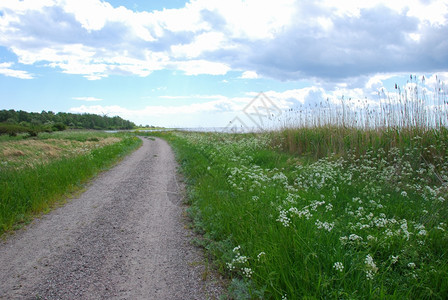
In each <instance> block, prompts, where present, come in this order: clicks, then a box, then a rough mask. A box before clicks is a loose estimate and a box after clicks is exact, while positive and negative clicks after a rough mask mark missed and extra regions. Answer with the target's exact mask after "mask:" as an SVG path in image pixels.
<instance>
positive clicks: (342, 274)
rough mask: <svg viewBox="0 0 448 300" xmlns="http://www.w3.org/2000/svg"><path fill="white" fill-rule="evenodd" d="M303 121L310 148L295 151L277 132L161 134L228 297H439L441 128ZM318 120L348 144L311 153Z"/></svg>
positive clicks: (447, 281) (446, 229) (444, 242)
mask: <svg viewBox="0 0 448 300" xmlns="http://www.w3.org/2000/svg"><path fill="white" fill-rule="evenodd" d="M300 130H301V129H297V132H295V134H297V135H298V136H301V135H303V136H306V137H307V138H303V143H304V144H306V145H304V147H310V148H309V149H311V150H309V151H306V152H303V154H301V155H298V154H297V152H296V151H289V149H287V148H286V147H285V144H284V143H285V141H284V134H285V133H284V132H278V133H269V134H258V135H229V134H208V133H158V134H157V135H158V136H162V137H164V138H166V139H167V140H168V141H170V143H171V144H172V146H173V148H174V149H175V152H176V155H177V158H178V160H179V162H180V164H181V167H182V170H183V172H184V174H185V177H186V179H187V183H188V200H189V203H190V208H189V212H190V216H191V217H192V218H193V220H194V223H195V228H196V230H197V231H198V232H200V233H202V234H203V236H204V239H203V240H202V242H201V243H202V246H203V247H205V248H206V249H207V251H209V253H211V254H212V255H213V256H214V257H215V264H216V266H217V268H218V269H219V270H220V271H221V272H222V273H223V274H225V275H226V276H227V277H229V279H231V286H230V287H229V291H230V296H231V297H233V298H239V299H247V298H253V299H257V298H266V299H285V298H286V299H302V298H312V299H317V298H319V299H320V298H330V299H384V298H387V299H411V298H413V299H446V298H447V297H448V277H447V276H446V274H448V257H447V255H446V249H448V226H447V220H448V206H447V202H446V200H448V191H447V184H446V183H447V181H448V160H447V156H448V155H447V152H446V149H447V148H446V147H445V146H443V145H447V142H448V139H447V135H446V131H445V129H440V130H433V131H431V132H422V131H415V132H414V134H412V133H407V132H405V133H403V135H402V132H398V133H393V134H392V133H387V132H381V131H378V134H376V133H375V132H368V131H360V132H356V131H353V132H351V131H345V130H346V129H338V128H317V129H307V130H305V132H300ZM326 130H330V131H338V130H340V131H341V132H345V133H347V134H346V135H343V136H344V137H347V136H348V137H347V138H345V139H343V140H346V142H347V145H345V146H344V145H337V147H336V148H337V149H340V151H336V150H337V149H336V148H330V149H329V150H328V152H323V153H322V154H320V155H316V154H315V152H314V151H316V150H315V149H318V148H314V150H313V147H316V146H317V147H320V149H322V150H323V149H324V147H322V146H321V145H319V144H321V143H325V142H324V140H325V139H327V140H328V139H329V138H327V137H325V134H323V132H328V131H326ZM291 133H293V132H291ZM153 135H154V134H153ZM359 136H361V137H359ZM359 140H361V141H359ZM367 141H371V142H370V143H368V142H367ZM353 145H359V146H360V147H363V148H362V150H360V149H358V148H356V147H353ZM341 149H343V150H341ZM330 153H335V154H333V155H332V154H330Z"/></svg>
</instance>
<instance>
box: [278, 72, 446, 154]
mask: <svg viewBox="0 0 448 300" xmlns="http://www.w3.org/2000/svg"><path fill="white" fill-rule="evenodd" d="M423 83H424V77H423V82H419V81H418V80H417V79H416V77H415V76H411V77H410V81H408V83H407V85H406V86H405V87H403V88H400V87H399V86H397V85H396V90H395V91H394V92H393V93H386V92H384V91H381V92H378V99H377V100H376V101H371V100H367V99H364V100H357V99H348V100H347V99H344V98H342V99H341V103H337V104H335V103H330V101H329V100H327V101H326V102H325V103H320V105H316V106H314V107H311V106H306V107H299V108H297V109H293V110H291V111H289V112H287V113H286V114H285V115H283V119H282V121H281V123H282V127H283V128H282V129H281V130H280V132H278V131H276V132H274V133H273V138H274V143H276V144H279V145H281V146H282V148H283V149H284V150H286V151H289V152H290V153H294V154H298V155H311V156H313V157H314V158H317V159H318V158H322V157H326V156H328V155H329V154H337V155H341V156H345V155H347V153H349V152H350V153H352V152H353V151H355V152H356V153H357V154H358V155H362V154H365V153H366V151H367V150H369V149H373V150H378V149H384V150H386V151H388V150H389V149H391V148H399V149H400V150H404V149H408V148H412V147H414V146H423V147H429V146H433V147H435V148H436V149H435V150H434V151H436V152H438V154H439V155H443V154H445V153H446V149H447V145H446V144H445V143H441V141H446V136H447V127H448V87H447V86H446V85H445V84H444V83H443V82H441V81H437V83H436V85H435V87H434V90H433V91H428V90H427V88H426V87H425V86H424V85H423ZM434 154H435V153H431V155H432V156H434ZM422 155H423V157H424V159H426V160H429V161H430V160H431V158H430V157H431V155H429V156H428V155H425V154H422Z"/></svg>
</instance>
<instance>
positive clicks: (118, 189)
mask: <svg viewBox="0 0 448 300" xmlns="http://www.w3.org/2000/svg"><path fill="white" fill-rule="evenodd" d="M176 168H177V164H176V162H175V159H174V155H173V152H172V150H171V148H170V146H169V145H168V144H167V143H166V142H165V141H163V140H161V139H155V140H148V139H143V146H142V147H141V148H139V149H138V150H137V151H135V152H134V153H133V154H131V155H130V156H128V157H127V158H125V159H124V160H123V161H122V162H121V163H120V164H118V165H117V166H115V167H114V168H112V169H111V170H109V171H107V172H105V173H102V174H101V175H99V176H98V177H97V178H96V179H95V180H94V181H92V182H91V183H90V184H89V186H88V187H87V189H86V191H85V192H84V193H82V194H81V195H80V196H79V197H77V198H75V199H72V200H71V201H69V203H67V204H66V205H65V206H63V207H60V208H58V209H55V210H54V211H52V212H51V213H49V214H47V215H44V216H43V217H41V218H40V219H36V220H35V221H33V223H32V224H31V225H29V226H28V227H27V228H25V229H23V230H20V231H18V232H16V233H15V234H14V235H12V236H10V237H7V238H6V240H5V241H3V242H1V244H0V299H218V298H219V296H220V295H221V294H222V293H223V289H222V287H221V286H222V284H221V282H222V281H221V279H220V278H219V277H218V276H217V275H216V274H214V273H213V272H211V271H210V270H208V268H207V266H206V263H205V259H204V257H203V253H202V251H201V250H199V249H197V248H195V247H194V246H192V245H191V243H190V240H191V239H192V237H194V234H193V233H192V232H191V231H190V230H189V229H187V226H186V225H187V220H186V217H185V206H184V205H183V204H182V200H183V195H184V187H183V185H182V183H181V181H180V180H179V178H178V175H177V172H176ZM204 277H205V279H204Z"/></svg>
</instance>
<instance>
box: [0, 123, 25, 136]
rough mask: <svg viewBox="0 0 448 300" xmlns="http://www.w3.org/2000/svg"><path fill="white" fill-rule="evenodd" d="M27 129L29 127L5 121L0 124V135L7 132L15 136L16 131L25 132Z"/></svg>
mask: <svg viewBox="0 0 448 300" xmlns="http://www.w3.org/2000/svg"><path fill="white" fill-rule="evenodd" d="M28 131H29V129H28V128H26V127H24V126H20V125H15V124H6V123H1V124H0V135H2V134H8V135H9V136H16V135H17V134H18V133H25V132H28Z"/></svg>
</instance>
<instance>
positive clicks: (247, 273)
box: [243, 268, 254, 278]
mask: <svg viewBox="0 0 448 300" xmlns="http://www.w3.org/2000/svg"><path fill="white" fill-rule="evenodd" d="M253 273H254V272H253V271H252V269H251V268H243V274H244V275H245V276H246V277H247V278H251V276H252V274H253Z"/></svg>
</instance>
